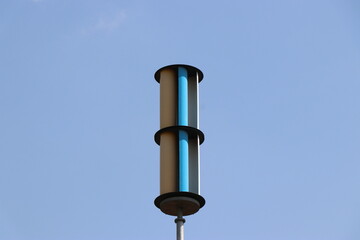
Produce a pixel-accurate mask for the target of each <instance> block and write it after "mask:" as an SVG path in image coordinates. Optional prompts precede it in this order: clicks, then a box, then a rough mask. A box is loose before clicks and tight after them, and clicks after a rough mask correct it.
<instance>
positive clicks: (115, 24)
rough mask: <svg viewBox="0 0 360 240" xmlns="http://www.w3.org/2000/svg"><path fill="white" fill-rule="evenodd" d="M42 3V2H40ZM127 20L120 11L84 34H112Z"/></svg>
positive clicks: (85, 30) (100, 18)
mask: <svg viewBox="0 0 360 240" xmlns="http://www.w3.org/2000/svg"><path fill="white" fill-rule="evenodd" d="M40 1H42V0H40ZM125 19H126V14H125V11H119V12H117V13H116V14H114V15H112V16H106V17H99V19H98V20H97V22H96V23H95V24H93V25H92V26H90V27H88V28H87V29H84V30H83V31H82V32H83V33H93V32H98V31H107V32H112V31H114V30H115V29H117V28H119V27H120V26H121V25H122V24H123V22H124V21H125Z"/></svg>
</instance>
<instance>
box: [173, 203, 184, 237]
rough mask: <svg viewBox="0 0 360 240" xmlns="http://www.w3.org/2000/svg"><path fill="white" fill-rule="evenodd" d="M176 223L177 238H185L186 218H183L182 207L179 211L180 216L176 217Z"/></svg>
mask: <svg viewBox="0 0 360 240" xmlns="http://www.w3.org/2000/svg"><path fill="white" fill-rule="evenodd" d="M175 223H176V240H184V223H185V218H183V215H182V211H181V209H179V211H178V216H177V218H176V219H175Z"/></svg>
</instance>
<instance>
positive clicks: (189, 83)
mask: <svg viewBox="0 0 360 240" xmlns="http://www.w3.org/2000/svg"><path fill="white" fill-rule="evenodd" d="M155 79H156V81H157V82H158V83H160V130H159V131H157V132H156V134H155V136H154V138H155V142H156V143H157V144H159V145H160V196H158V197H157V198H156V199H155V205H156V207H158V208H159V209H160V210H161V211H162V212H163V213H165V214H167V215H171V216H177V218H176V219H175V222H176V226H177V239H178V240H183V239H184V223H185V219H184V218H183V216H187V215H191V214H194V213H196V212H198V211H199V209H200V208H202V207H203V206H204V205H205V199H204V198H203V197H202V196H200V144H201V143H203V141H204V134H203V133H202V132H201V131H200V130H199V83H200V81H201V80H202V79H203V73H202V72H201V71H200V70H199V69H197V68H195V67H193V66H189V65H184V64H176V65H169V66H165V67H163V68H160V69H159V70H158V71H156V73H155Z"/></svg>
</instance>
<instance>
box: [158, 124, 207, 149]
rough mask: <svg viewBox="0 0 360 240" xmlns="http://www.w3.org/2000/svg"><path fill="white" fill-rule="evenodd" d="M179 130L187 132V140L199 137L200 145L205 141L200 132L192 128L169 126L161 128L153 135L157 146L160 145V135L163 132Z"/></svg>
mask: <svg viewBox="0 0 360 240" xmlns="http://www.w3.org/2000/svg"><path fill="white" fill-rule="evenodd" d="M180 130H183V131H185V132H187V133H188V135H189V138H196V137H199V141H200V144H202V143H203V142H204V140H205V135H204V133H203V132H202V131H200V130H199V129H197V128H193V127H189V126H170V127H165V128H162V129H160V130H159V131H157V132H156V133H155V136H154V140H155V142H156V143H157V144H158V145H160V135H161V134H162V133H163V132H179V131H180Z"/></svg>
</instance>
